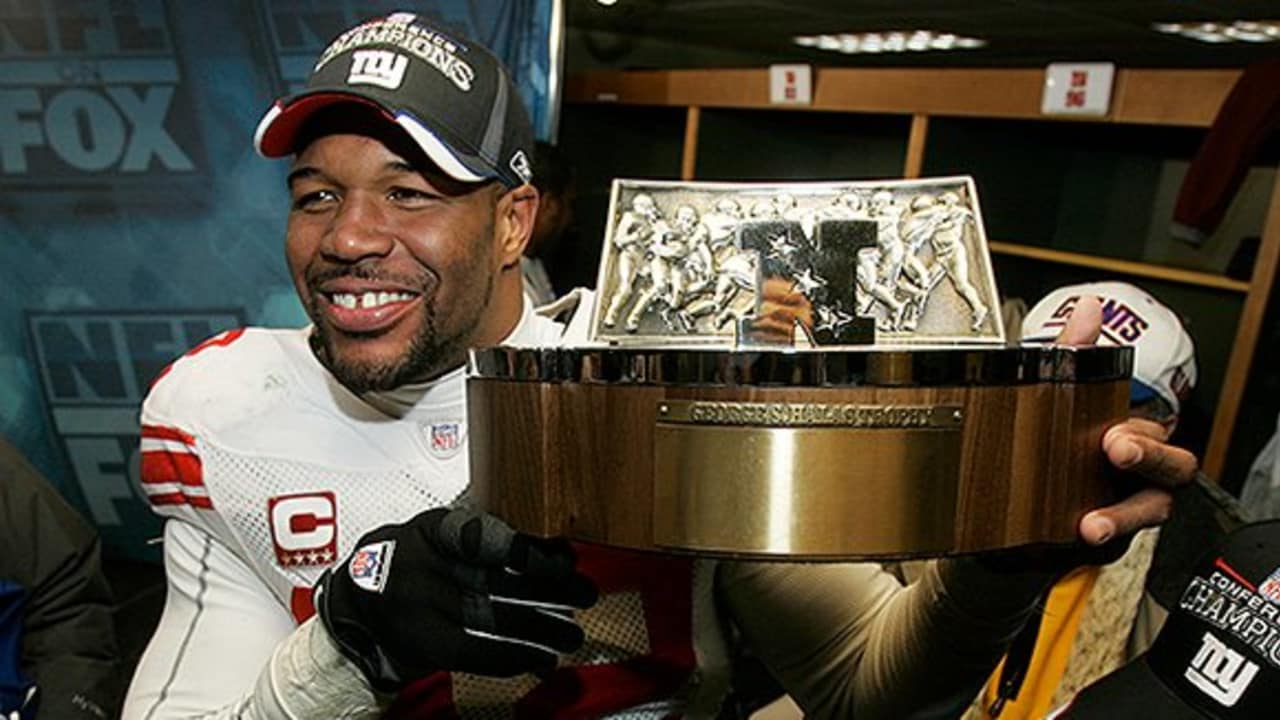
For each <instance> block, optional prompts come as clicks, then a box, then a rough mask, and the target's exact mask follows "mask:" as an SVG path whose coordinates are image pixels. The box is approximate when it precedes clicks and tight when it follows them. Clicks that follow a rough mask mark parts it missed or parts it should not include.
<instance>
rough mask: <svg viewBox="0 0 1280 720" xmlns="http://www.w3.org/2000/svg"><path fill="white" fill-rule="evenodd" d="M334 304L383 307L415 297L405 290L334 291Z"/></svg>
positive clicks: (352, 306)
mask: <svg viewBox="0 0 1280 720" xmlns="http://www.w3.org/2000/svg"><path fill="white" fill-rule="evenodd" d="M330 299H331V300H332V302H333V304H334V305H341V306H342V307H344V308H346V309H348V310H355V309H356V308H365V309H368V308H376V307H382V306H383V305H386V304H388V303H393V302H408V301H409V300H412V299H413V295H412V294H410V293H403V292H372V291H370V292H367V293H363V294H360V295H357V294H356V293H334V294H332V295H331V296H330Z"/></svg>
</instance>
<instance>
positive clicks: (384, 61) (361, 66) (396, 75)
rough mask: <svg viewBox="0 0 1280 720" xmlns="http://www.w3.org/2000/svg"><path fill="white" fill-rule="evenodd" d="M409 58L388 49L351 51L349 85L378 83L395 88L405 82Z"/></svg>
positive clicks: (391, 88) (388, 87)
mask: <svg viewBox="0 0 1280 720" xmlns="http://www.w3.org/2000/svg"><path fill="white" fill-rule="evenodd" d="M408 67H409V58H408V57H407V56H405V55H400V54H399V53H393V52H390V51H388V50H357V51H355V52H353V53H351V74H350V75H348V76H347V84H349V85H378V86H379V87H384V88H386V89H388V90H395V89H396V88H398V87H400V84H401V83H403V82H404V71H405V70H406V69H407V68H408Z"/></svg>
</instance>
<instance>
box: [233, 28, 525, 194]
mask: <svg viewBox="0 0 1280 720" xmlns="http://www.w3.org/2000/svg"><path fill="white" fill-rule="evenodd" d="M342 103H359V104H364V105H367V106H370V107H373V108H376V109H377V110H379V111H380V112H381V113H382V114H383V115H384V116H385V117H386V118H387V120H388V121H389V122H392V123H395V124H396V125H399V126H400V127H401V128H403V129H404V131H405V132H406V133H408V135H409V137H411V138H412V139H413V140H414V142H415V143H417V145H418V146H419V147H421V148H422V150H423V152H425V153H426V154H427V157H429V158H431V161H432V162H434V163H435V164H436V165H438V166H439V167H440V169H441V170H443V171H444V172H445V173H446V174H447V175H449V176H450V177H452V178H454V179H455V180H460V181H462V182H481V181H484V180H491V179H496V180H500V181H501V182H502V183H503V184H505V185H507V186H508V187H517V186H519V185H523V184H524V183H527V182H529V181H530V180H531V179H532V177H533V173H532V170H531V163H530V158H531V157H532V152H533V130H532V128H531V127H530V124H529V116H528V114H527V113H526V112H525V108H524V104H523V102H522V101H521V98H520V95H519V94H518V93H517V91H516V89H515V85H514V84H512V82H511V78H510V77H509V76H508V75H507V72H506V71H505V70H504V69H503V66H502V63H501V61H499V60H498V58H496V57H495V56H494V55H493V53H491V52H489V50H488V49H487V48H485V47H483V46H481V45H479V44H476V43H472V42H470V41H469V40H466V39H465V38H462V37H460V36H458V35H456V34H454V33H451V32H450V31H447V30H444V29H441V28H438V27H436V26H434V25H432V24H430V23H429V22H428V21H426V20H424V19H423V18H421V17H419V16H417V15H414V14H412V13H393V14H391V15H388V16H386V17H382V18H375V19H373V20H369V21H367V22H365V23H363V24H361V25H358V26H356V27H354V28H351V29H350V30H347V31H346V32H344V33H343V34H342V35H340V36H339V37H338V38H337V39H336V40H334V41H333V43H332V44H330V45H329V47H328V48H326V49H325V51H324V53H323V54H322V55H321V56H320V59H319V61H317V62H316V65H315V68H314V69H313V70H312V71H311V77H310V78H309V79H308V80H307V86H306V88H305V89H304V90H303V91H302V92H300V93H297V94H296V95H291V96H289V97H286V98H283V99H281V100H277V101H276V103H275V105H273V106H272V108H271V109H270V110H268V111H267V114H266V115H265V116H264V117H263V118H262V120H261V122H259V123H258V129H257V132H256V133H255V134H254V146H255V147H256V148H257V150H258V152H259V153H261V154H262V155H264V156H266V157H283V156H285V155H290V154H292V153H295V152H297V151H299V150H301V148H300V147H298V142H299V139H300V131H301V130H302V128H303V127H304V126H305V125H306V121H307V120H308V119H309V118H311V117H312V116H313V115H314V114H315V113H316V111H318V110H321V109H323V108H327V107H331V106H334V105H338V104H342Z"/></svg>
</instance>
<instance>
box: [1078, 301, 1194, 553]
mask: <svg viewBox="0 0 1280 720" xmlns="http://www.w3.org/2000/svg"><path fill="white" fill-rule="evenodd" d="M1101 329H1102V306H1101V305H1100V304H1099V303H1098V299H1097V298H1095V297H1083V298H1080V300H1079V302H1078V303H1076V307H1075V310H1074V311H1073V312H1072V313H1071V317H1070V318H1069V319H1068V320H1067V325H1066V327H1064V328H1063V329H1062V333H1061V334H1060V335H1059V336H1058V340H1057V342H1058V344H1059V345H1076V346H1079V345H1092V344H1093V343H1094V342H1096V341H1097V339H1098V334H1099V332H1101ZM1168 438H1169V433H1168V430H1166V429H1165V427H1164V426H1163V425H1160V424H1159V423H1155V422H1152V421H1150V420H1143V419H1139V418H1130V419H1128V420H1126V421H1124V422H1122V423H1120V424H1118V425H1114V426H1112V427H1111V428H1109V429H1108V430H1107V432H1106V433H1104V434H1103V436H1102V450H1103V452H1105V453H1106V454H1107V459H1108V460H1109V461H1111V464H1112V465H1114V466H1116V467H1117V468H1119V469H1121V470H1125V471H1128V472H1132V473H1135V474H1137V475H1138V476H1140V477H1141V478H1143V479H1145V480H1146V481H1147V482H1148V483H1149V486H1148V487H1144V488H1143V489H1141V490H1139V491H1137V492H1136V493H1134V494H1132V495H1130V496H1129V497H1126V498H1125V499H1123V500H1121V501H1120V502H1117V503H1116V504H1114V505H1108V506H1107V507H1104V508H1099V509H1097V510H1093V511H1091V512H1089V513H1087V514H1085V516H1084V517H1083V518H1081V519H1080V529H1079V532H1080V539H1081V540H1083V541H1084V542H1085V543H1086V544H1088V545H1093V546H1097V545H1102V544H1104V543H1106V542H1107V541H1109V540H1111V539H1112V538H1115V537H1125V536H1128V535H1131V534H1133V533H1135V532H1137V531H1138V530H1141V529H1142V528H1144V527H1149V526H1151V525H1158V524H1160V523H1162V522H1164V521H1165V520H1166V519H1168V517H1169V511H1170V510H1171V509H1172V507H1173V497H1172V496H1171V495H1170V494H1169V492H1168V491H1169V489H1171V488H1174V487H1177V486H1179V485H1186V484H1188V483H1190V482H1191V481H1192V480H1193V479H1194V478H1195V476H1196V470H1197V467H1198V462H1197V461H1196V457H1195V456H1194V455H1192V454H1191V453H1190V452H1187V451H1186V450H1183V449H1182V448H1179V447H1174V446H1172V445H1169V444H1167V443H1165V440H1168Z"/></svg>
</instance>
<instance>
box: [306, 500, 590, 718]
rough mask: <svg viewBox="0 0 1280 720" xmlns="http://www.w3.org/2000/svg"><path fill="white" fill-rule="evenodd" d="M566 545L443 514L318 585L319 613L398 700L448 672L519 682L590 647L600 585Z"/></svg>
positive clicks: (422, 518)
mask: <svg viewBox="0 0 1280 720" xmlns="http://www.w3.org/2000/svg"><path fill="white" fill-rule="evenodd" d="M574 561H575V558H574V554H573V551H572V549H571V548H570V547H569V544H568V543H567V542H565V541H564V540H543V539H538V538H534V537H531V536H529V535H525V534H523V533H517V532H515V531H514V530H512V529H511V528H510V527H508V526H507V525H506V524H505V523H503V522H502V521H501V520H498V519H497V518H495V517H493V516H492V515H487V514H484V513H480V512H476V511H472V510H465V509H448V508H436V509H434V510H428V511H426V512H424V513H421V514H419V515H417V516H415V517H414V518H413V519H411V520H409V521H408V522H406V523H404V524H402V525H384V526H382V527H380V528H378V529H376V530H374V531H372V532H370V533H367V534H366V535H365V536H364V537H362V538H360V541H359V542H358V543H357V544H356V550H355V552H353V553H352V554H351V556H350V557H348V558H347V559H346V560H345V561H344V562H343V563H341V564H340V565H335V566H334V567H332V568H330V569H329V570H327V571H326V572H325V573H324V575H323V576H322V577H321V578H320V581H319V583H317V585H316V593H315V601H316V602H315V604H316V612H317V613H318V614H319V615H320V619H321V621H322V622H323V623H324V626H325V629H326V630H328V631H329V634H330V636H332V637H333V638H334V640H335V641H336V642H337V644H338V646H339V648H341V650H342V652H343V654H344V655H346V656H347V657H348V658H350V659H351V660H353V661H354V662H355V663H356V664H357V665H359V666H360V668H361V669H362V670H363V671H364V673H365V675H366V676H367V677H368V679H369V682H370V684H372V685H373V687H374V688H375V689H377V690H380V691H383V692H394V691H396V690H398V689H399V688H401V687H403V686H404V684H405V683H407V682H410V681H412V680H416V679H418V678H420V677H422V676H424V675H427V674H429V673H432V672H435V671H440V670H447V671H458V672H466V673H472V674H478V675H491V676H501V677H507V676H511V675H519V674H521V673H525V672H540V671H546V670H550V669H551V668H553V667H554V666H555V663H556V657H557V655H558V654H562V653H570V652H573V651H574V650H577V649H578V648H579V647H581V646H582V640H583V634H582V629H581V628H579V627H578V625H577V623H576V622H574V619H573V610H575V609H585V608H588V607H591V605H593V604H594V603H595V601H596V597H597V593H596V589H595V586H594V585H592V584H591V582H590V581H589V580H587V578H586V577H584V576H583V575H581V574H580V573H578V572H576V571H575V570H574Z"/></svg>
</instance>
